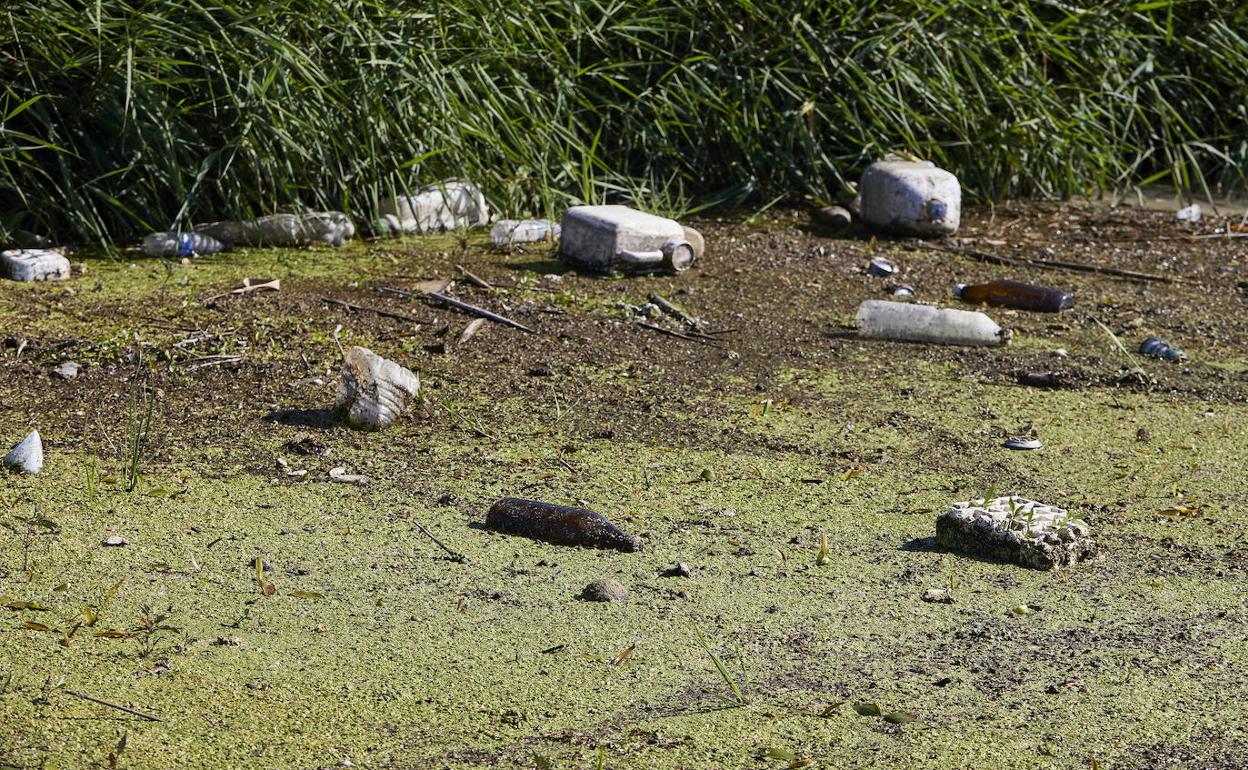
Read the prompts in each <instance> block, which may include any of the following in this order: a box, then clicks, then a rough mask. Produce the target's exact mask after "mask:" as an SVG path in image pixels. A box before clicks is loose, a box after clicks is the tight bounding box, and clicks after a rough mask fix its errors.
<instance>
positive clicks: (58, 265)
mask: <svg viewBox="0 0 1248 770" xmlns="http://www.w3.org/2000/svg"><path fill="white" fill-rule="evenodd" d="M0 267H3V269H4V275H5V277H6V278H9V279H11V280H14V281H64V280H65V279H67V278H69V276H70V272H71V271H70V267H69V260H68V259H66V258H65V255H64V254H60V253H58V252H55V251H46V250H44V249H13V250H12V251H5V252H0Z"/></svg>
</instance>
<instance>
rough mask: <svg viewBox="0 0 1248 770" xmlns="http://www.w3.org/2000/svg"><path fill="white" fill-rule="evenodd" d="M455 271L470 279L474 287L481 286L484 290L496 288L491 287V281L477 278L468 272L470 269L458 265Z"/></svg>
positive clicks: (469, 281)
mask: <svg viewBox="0 0 1248 770" xmlns="http://www.w3.org/2000/svg"><path fill="white" fill-rule="evenodd" d="M455 269H456V270H458V271H459V272H460V274H461V275H463V276H464V277H465V278H467V279H468V283H471V284H473V285H474V286H480V287H481V288H482V289H493V288H494V287H493V286H491V285H490V282H489V281H487V280H485V279H484V278H478V277H477V276H475V275H473V274H472V273H470V272H468V268H466V267H464V266H463V265H456V266H455Z"/></svg>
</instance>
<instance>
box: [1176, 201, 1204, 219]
mask: <svg viewBox="0 0 1248 770" xmlns="http://www.w3.org/2000/svg"><path fill="white" fill-rule="evenodd" d="M1174 218H1175V220H1177V221H1179V222H1199V221H1200V204H1199V203H1193V204H1192V205H1190V206H1188V207H1187V208H1182V209H1179V210H1178V211H1176V212H1175V213H1174Z"/></svg>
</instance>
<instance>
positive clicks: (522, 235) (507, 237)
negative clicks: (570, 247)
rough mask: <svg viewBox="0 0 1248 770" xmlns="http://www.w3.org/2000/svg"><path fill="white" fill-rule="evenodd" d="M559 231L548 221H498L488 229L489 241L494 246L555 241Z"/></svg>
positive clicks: (557, 226) (555, 225) (557, 227)
mask: <svg viewBox="0 0 1248 770" xmlns="http://www.w3.org/2000/svg"><path fill="white" fill-rule="evenodd" d="M560 229H561V228H560V227H559V225H557V224H555V223H554V222H551V221H550V220H549V219H500V220H498V221H497V222H495V223H494V226H493V227H491V228H490V240H492V241H494V245H495V246H510V245H512V244H515V243H535V242H537V241H556V240H558V239H559V232H560Z"/></svg>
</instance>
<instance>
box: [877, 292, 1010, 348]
mask: <svg viewBox="0 0 1248 770" xmlns="http://www.w3.org/2000/svg"><path fill="white" fill-rule="evenodd" d="M858 334H859V335H860V336H863V337H870V338H874V339H885V340H907V341H910V342H933V343H936V344H939V345H1004V344H1006V343H1007V342H1008V341H1009V339H1010V331H1009V330H1008V329H1002V328H1001V327H1000V326H998V325H997V324H996V323H995V322H994V321H993V320H992V319H991V318H989V317H988V316H986V315H984V314H983V313H978V312H974V311H970V310H942V309H940V308H935V307H930V306H928V305H915V304H912V303H909V302H888V301H886V300H878V299H871V300H867V301H866V302H863V303H862V304H861V305H859V306H858Z"/></svg>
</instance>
